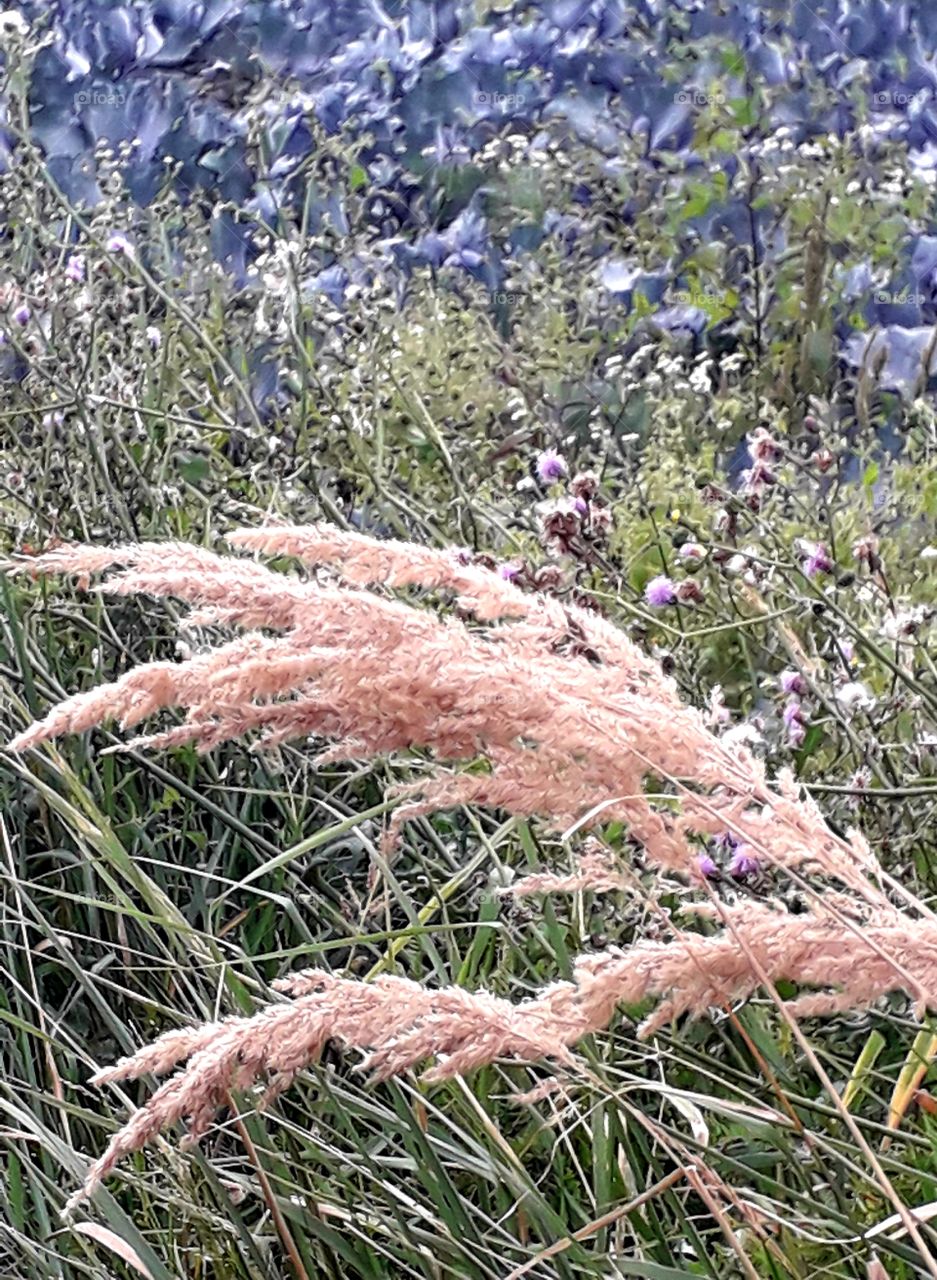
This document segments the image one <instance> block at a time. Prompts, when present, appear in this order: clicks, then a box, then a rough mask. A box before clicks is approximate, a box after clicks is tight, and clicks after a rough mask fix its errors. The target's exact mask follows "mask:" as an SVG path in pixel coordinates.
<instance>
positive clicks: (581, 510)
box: [573, 498, 589, 516]
mask: <svg viewBox="0 0 937 1280" xmlns="http://www.w3.org/2000/svg"><path fill="white" fill-rule="evenodd" d="M573 510H574V511H575V512H576V515H577V516H587V515H588V514H589V504H588V502H586V500H585V498H576V499H574V501H573Z"/></svg>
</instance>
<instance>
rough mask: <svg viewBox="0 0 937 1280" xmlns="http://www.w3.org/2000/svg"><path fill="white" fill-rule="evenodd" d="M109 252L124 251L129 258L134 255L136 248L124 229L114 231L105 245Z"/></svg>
mask: <svg viewBox="0 0 937 1280" xmlns="http://www.w3.org/2000/svg"><path fill="white" fill-rule="evenodd" d="M104 247H105V248H106V249H107V251H108V253H123V254H125V255H126V256H127V257H128V258H132V257H133V256H134V248H133V245H132V244H131V243H130V241H129V240H128V239H127V237H126V236H125V235H124V233H123V232H122V231H112V232H111V234H110V235H109V236H108V237H107V243H106V244H105V246H104Z"/></svg>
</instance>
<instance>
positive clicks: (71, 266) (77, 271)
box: [65, 253, 85, 284]
mask: <svg viewBox="0 0 937 1280" xmlns="http://www.w3.org/2000/svg"><path fill="white" fill-rule="evenodd" d="M65 279H66V280H71V281H72V283H73V284H83V283H84V279H85V259H84V254H81V253H70V254H69V255H68V261H67V262H66V263H65Z"/></svg>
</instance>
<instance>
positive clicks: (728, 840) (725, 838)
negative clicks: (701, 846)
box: [713, 831, 742, 853]
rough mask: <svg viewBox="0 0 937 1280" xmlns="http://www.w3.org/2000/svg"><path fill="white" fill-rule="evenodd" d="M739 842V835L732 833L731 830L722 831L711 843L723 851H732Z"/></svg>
mask: <svg viewBox="0 0 937 1280" xmlns="http://www.w3.org/2000/svg"><path fill="white" fill-rule="evenodd" d="M741 843H742V841H741V840H740V839H739V837H738V836H735V835H733V834H732V832H731V831H723V832H721V833H720V834H719V835H718V836H716V838H715V840H713V844H714V845H715V846H716V848H717V849H721V850H722V851H723V852H725V853H732V852H734V850H735V849H737V848H738V846H739V845H740V844H741Z"/></svg>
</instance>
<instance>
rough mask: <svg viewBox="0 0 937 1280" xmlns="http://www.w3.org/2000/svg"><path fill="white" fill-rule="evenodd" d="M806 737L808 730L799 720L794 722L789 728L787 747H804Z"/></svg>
mask: <svg viewBox="0 0 937 1280" xmlns="http://www.w3.org/2000/svg"><path fill="white" fill-rule="evenodd" d="M806 736H807V730H806V729H805V728H804V726H803V725H802V724H801V722H800V721H799V720H794V721H793V722H792V723H791V724H789V725H788V726H787V745H788V746H789V747H802V746H803V745H804V739H805V738H806Z"/></svg>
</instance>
